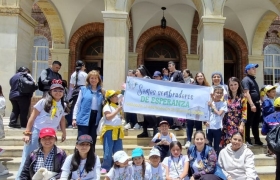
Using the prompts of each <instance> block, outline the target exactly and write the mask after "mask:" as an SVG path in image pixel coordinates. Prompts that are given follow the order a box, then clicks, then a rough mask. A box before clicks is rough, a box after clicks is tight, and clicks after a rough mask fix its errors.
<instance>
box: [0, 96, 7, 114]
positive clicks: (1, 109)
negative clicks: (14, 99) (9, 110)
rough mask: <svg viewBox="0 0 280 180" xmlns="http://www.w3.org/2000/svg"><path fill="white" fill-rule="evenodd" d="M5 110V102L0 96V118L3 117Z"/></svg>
mask: <svg viewBox="0 0 280 180" xmlns="http://www.w3.org/2000/svg"><path fill="white" fill-rule="evenodd" d="M5 109H6V100H5V98H4V96H0V116H4V115H5Z"/></svg>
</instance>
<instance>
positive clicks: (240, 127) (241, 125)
mask: <svg viewBox="0 0 280 180" xmlns="http://www.w3.org/2000/svg"><path fill="white" fill-rule="evenodd" d="M238 131H239V132H241V133H244V122H242V123H241V124H240V125H239V127H238Z"/></svg>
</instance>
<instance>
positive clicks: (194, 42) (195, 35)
mask: <svg viewBox="0 0 280 180" xmlns="http://www.w3.org/2000/svg"><path fill="white" fill-rule="evenodd" d="M198 24H199V15H198V12H197V11H195V14H194V17H193V23H192V35H191V45H190V48H191V49H190V50H191V51H190V52H191V54H197V38H198V30H197V27H198Z"/></svg>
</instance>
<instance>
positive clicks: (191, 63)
mask: <svg viewBox="0 0 280 180" xmlns="http://www.w3.org/2000/svg"><path fill="white" fill-rule="evenodd" d="M186 57H187V69H189V70H190V71H191V73H192V75H193V77H194V76H195V74H196V73H198V72H199V71H200V64H199V55H197V54H187V55H186Z"/></svg>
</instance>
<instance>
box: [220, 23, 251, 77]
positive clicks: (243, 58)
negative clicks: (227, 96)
mask: <svg viewBox="0 0 280 180" xmlns="http://www.w3.org/2000/svg"><path fill="white" fill-rule="evenodd" d="M224 41H225V42H227V43H229V44H230V45H232V47H233V48H235V50H236V53H237V56H238V59H239V63H238V70H240V71H239V72H238V75H239V77H243V75H244V72H243V69H244V68H245V66H246V64H247V63H248V48H247V45H246V43H245V41H244V40H243V39H242V37H241V36H239V34H237V33H236V32H234V31H232V30H229V29H226V28H225V29H224Z"/></svg>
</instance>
